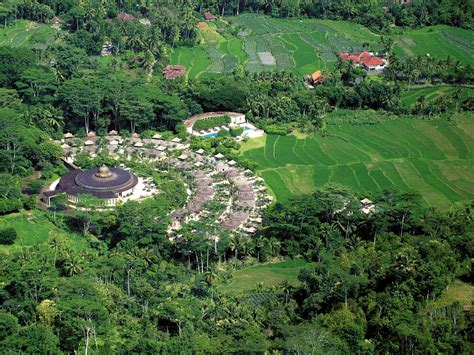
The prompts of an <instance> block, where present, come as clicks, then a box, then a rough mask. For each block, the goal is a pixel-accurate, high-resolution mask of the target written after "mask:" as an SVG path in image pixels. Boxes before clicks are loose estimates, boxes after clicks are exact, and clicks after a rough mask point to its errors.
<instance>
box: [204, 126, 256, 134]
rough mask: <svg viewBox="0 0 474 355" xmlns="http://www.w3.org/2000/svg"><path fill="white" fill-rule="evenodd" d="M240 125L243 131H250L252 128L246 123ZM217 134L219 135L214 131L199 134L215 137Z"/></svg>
mask: <svg viewBox="0 0 474 355" xmlns="http://www.w3.org/2000/svg"><path fill="white" fill-rule="evenodd" d="M241 127H243V128H244V132H245V131H251V130H252V129H253V128H251V127H248V126H247V125H242V126H241ZM218 135H219V132H214V133H206V134H203V135H201V137H217V136H218Z"/></svg>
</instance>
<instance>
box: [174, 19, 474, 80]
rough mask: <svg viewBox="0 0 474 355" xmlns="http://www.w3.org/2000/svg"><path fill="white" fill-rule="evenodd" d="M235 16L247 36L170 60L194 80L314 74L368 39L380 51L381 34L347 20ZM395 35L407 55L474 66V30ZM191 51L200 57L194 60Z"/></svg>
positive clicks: (179, 53)
mask: <svg viewBox="0 0 474 355" xmlns="http://www.w3.org/2000/svg"><path fill="white" fill-rule="evenodd" d="M230 20H231V21H232V22H233V23H235V24H237V25H239V26H240V27H241V28H242V29H244V32H245V35H243V36H242V37H232V36H230V35H226V36H221V35H219V36H214V37H213V40H212V41H211V40H207V41H204V42H205V43H206V44H202V45H200V46H198V47H194V48H178V49H176V50H175V51H174V53H173V55H172V58H171V63H172V64H182V65H185V66H187V67H188V68H191V70H190V71H189V73H188V76H189V77H191V78H196V77H209V76H210V75H211V76H220V75H223V74H226V73H229V72H231V71H232V70H234V69H236V68H240V69H245V70H248V71H249V72H260V71H265V70H283V69H293V70H295V71H296V72H297V73H299V74H311V73H312V72H314V71H315V70H318V69H327V70H332V69H333V68H334V64H335V63H336V59H337V57H336V55H335V54H336V53H338V52H339V51H348V50H359V49H361V48H362V44H364V43H368V44H369V46H370V49H372V50H374V51H377V50H379V49H381V47H380V44H379V42H380V36H379V35H377V34H374V33H372V32H371V31H370V30H369V29H367V28H366V27H364V26H361V25H358V24H355V23H351V22H347V21H332V20H319V19H301V20H300V19H276V18H271V17H267V16H263V15H258V14H242V15H240V16H237V17H232V18H230ZM210 30H214V32H215V28H214V27H209V28H207V29H203V30H202V32H203V38H207V37H209V36H207V37H206V36H205V35H206V34H207V32H209V31H210ZM206 31H207V32H206ZM394 39H395V51H396V52H397V53H398V54H399V55H401V56H402V57H407V56H415V55H422V56H426V55H427V54H430V55H431V56H433V57H436V58H445V57H447V56H448V55H450V56H451V57H453V58H454V59H457V60H459V61H461V62H462V63H465V64H474V60H473V58H474V34H473V32H472V31H469V30H464V29H461V28H452V27H448V26H432V27H427V28H423V29H417V30H410V31H407V32H406V33H405V34H404V35H401V36H400V35H398V36H395V37H394ZM210 42H214V43H210ZM195 48H200V50H195ZM258 52H271V53H272V55H273V56H274V57H275V59H276V65H263V64H262V62H261V61H260V59H259V56H258ZM190 54H191V55H192V56H194V57H195V58H193V59H189V58H188V56H189V55H190ZM194 66H198V68H194Z"/></svg>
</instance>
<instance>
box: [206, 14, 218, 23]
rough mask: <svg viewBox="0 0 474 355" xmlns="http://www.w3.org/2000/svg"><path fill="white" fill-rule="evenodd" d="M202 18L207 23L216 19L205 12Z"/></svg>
mask: <svg viewBox="0 0 474 355" xmlns="http://www.w3.org/2000/svg"><path fill="white" fill-rule="evenodd" d="M204 18H205V19H206V20H207V21H209V20H215V19H217V16H215V15H213V14H211V13H210V12H205V13H204Z"/></svg>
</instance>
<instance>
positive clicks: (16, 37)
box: [0, 20, 58, 48]
mask: <svg viewBox="0 0 474 355" xmlns="http://www.w3.org/2000/svg"><path fill="white" fill-rule="evenodd" d="M57 32H58V30H57V29H55V28H54V27H52V26H49V25H45V24H40V23H36V22H31V21H27V20H18V21H16V23H15V24H14V25H12V26H8V27H6V28H0V46H10V47H24V46H28V47H30V48H46V47H47V46H48V45H50V44H52V43H53V42H54V41H55V39H56V34H57Z"/></svg>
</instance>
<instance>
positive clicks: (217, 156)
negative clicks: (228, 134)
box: [214, 153, 224, 159]
mask: <svg viewBox="0 0 474 355" xmlns="http://www.w3.org/2000/svg"><path fill="white" fill-rule="evenodd" d="M214 157H215V158H217V159H222V158H224V155H223V154H221V153H217V154H216V155H214Z"/></svg>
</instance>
